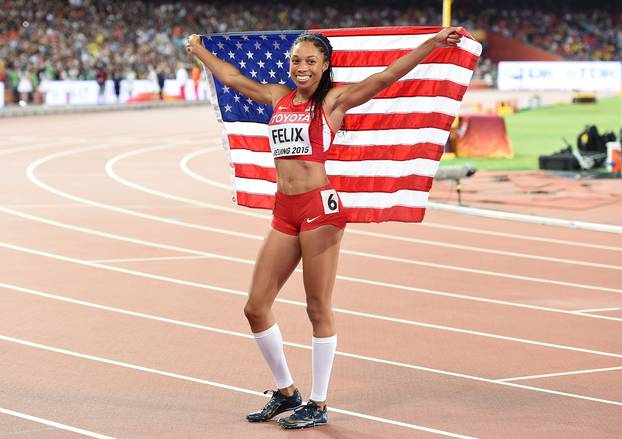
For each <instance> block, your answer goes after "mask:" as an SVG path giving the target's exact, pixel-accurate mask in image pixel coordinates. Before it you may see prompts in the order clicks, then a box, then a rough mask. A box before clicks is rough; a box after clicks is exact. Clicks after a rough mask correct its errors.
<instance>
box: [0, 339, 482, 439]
mask: <svg viewBox="0 0 622 439" xmlns="http://www.w3.org/2000/svg"><path fill="white" fill-rule="evenodd" d="M0 340H4V341H6V342H9V343H16V344H20V345H23V346H28V347H31V348H35V349H41V350H45V351H49V352H55V353H58V354H63V355H67V356H71V357H76V358H82V359H85V360H90V361H95V362H98V363H103V364H109V365H112V366H118V367H123V368H127V369H133V370H137V371H139V372H146V373H151V374H155V375H160V376H165V377H168V378H174V379H178V380H183V381H189V382H193V383H197V384H205V385H208V386H211V387H216V388H219V389H224V390H230V391H234V392H239V393H245V394H248V395H254V396H262V397H265V396H266V395H264V394H263V393H262V392H257V391H255V390H251V389H246V388H243V387H237V386H231V385H228V384H222V383H218V382H216V381H210V380H205V379H201V378H195V377H191V376H188V375H182V374H178V373H173V372H167V371H163V370H159V369H154V368H150V367H144V366H139V365H137V364H132V363H125V362H122V361H116V360H112V359H109V358H103V357H97V356H94V355H88V354H83V353H80V352H75V351H70V350H66V349H61V348H57V347H53V346H49V345H44V344H40V343H35V342H32V341H28V340H23V339H19V338H14V337H9V336H6V335H0ZM331 411H333V412H335V413H341V414H345V415H349V416H354V417H357V418H363V419H367V420H370V421H375V422H380V423H383V424H389V425H395V426H398V427H405V428H410V429H413V430H420V431H425V432H428V433H434V434H439V435H442V436H447V437H455V438H465V439H466V438H472V436H464V435H461V434H457V433H451V432H448V431H443V430H438V429H435V428H429V427H423V426H421V425H417V424H410V423H406V422H401V421H396V420H393V419H387V418H381V417H378V416H371V415H367V414H365V413H357V412H352V411H348V410H343V409H339V408H336V407H331Z"/></svg>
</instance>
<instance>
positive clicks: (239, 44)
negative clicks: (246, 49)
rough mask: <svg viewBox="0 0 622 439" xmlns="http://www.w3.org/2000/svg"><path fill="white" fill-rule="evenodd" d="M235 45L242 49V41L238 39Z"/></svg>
mask: <svg viewBox="0 0 622 439" xmlns="http://www.w3.org/2000/svg"><path fill="white" fill-rule="evenodd" d="M235 47H237V48H238V50H242V43H240V42H239V41H238V42H237V43H235Z"/></svg>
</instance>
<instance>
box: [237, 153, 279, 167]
mask: <svg viewBox="0 0 622 439" xmlns="http://www.w3.org/2000/svg"><path fill="white" fill-rule="evenodd" d="M231 162H232V163H234V164H240V165H257V166H262V167H264V168H274V159H273V158H272V153H271V152H256V151H250V150H248V149H232V150H231Z"/></svg>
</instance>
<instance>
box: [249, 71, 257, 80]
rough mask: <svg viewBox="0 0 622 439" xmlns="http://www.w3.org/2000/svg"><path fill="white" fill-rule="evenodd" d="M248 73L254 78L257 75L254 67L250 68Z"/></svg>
mask: <svg viewBox="0 0 622 439" xmlns="http://www.w3.org/2000/svg"><path fill="white" fill-rule="evenodd" d="M250 73H251V76H252V77H253V78H256V77H257V72H256V71H255V69H253V70H251V72H250Z"/></svg>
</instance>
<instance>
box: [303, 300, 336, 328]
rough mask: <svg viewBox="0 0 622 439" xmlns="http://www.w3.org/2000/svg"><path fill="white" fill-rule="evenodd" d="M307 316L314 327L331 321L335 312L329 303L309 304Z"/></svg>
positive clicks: (312, 302) (313, 302)
mask: <svg viewBox="0 0 622 439" xmlns="http://www.w3.org/2000/svg"><path fill="white" fill-rule="evenodd" d="M307 315H308V316H309V321H311V324H312V325H314V326H315V325H320V324H323V323H326V322H328V321H330V319H331V318H332V316H333V310H332V308H331V306H330V304H328V303H323V302H320V301H308V302H307Z"/></svg>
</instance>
